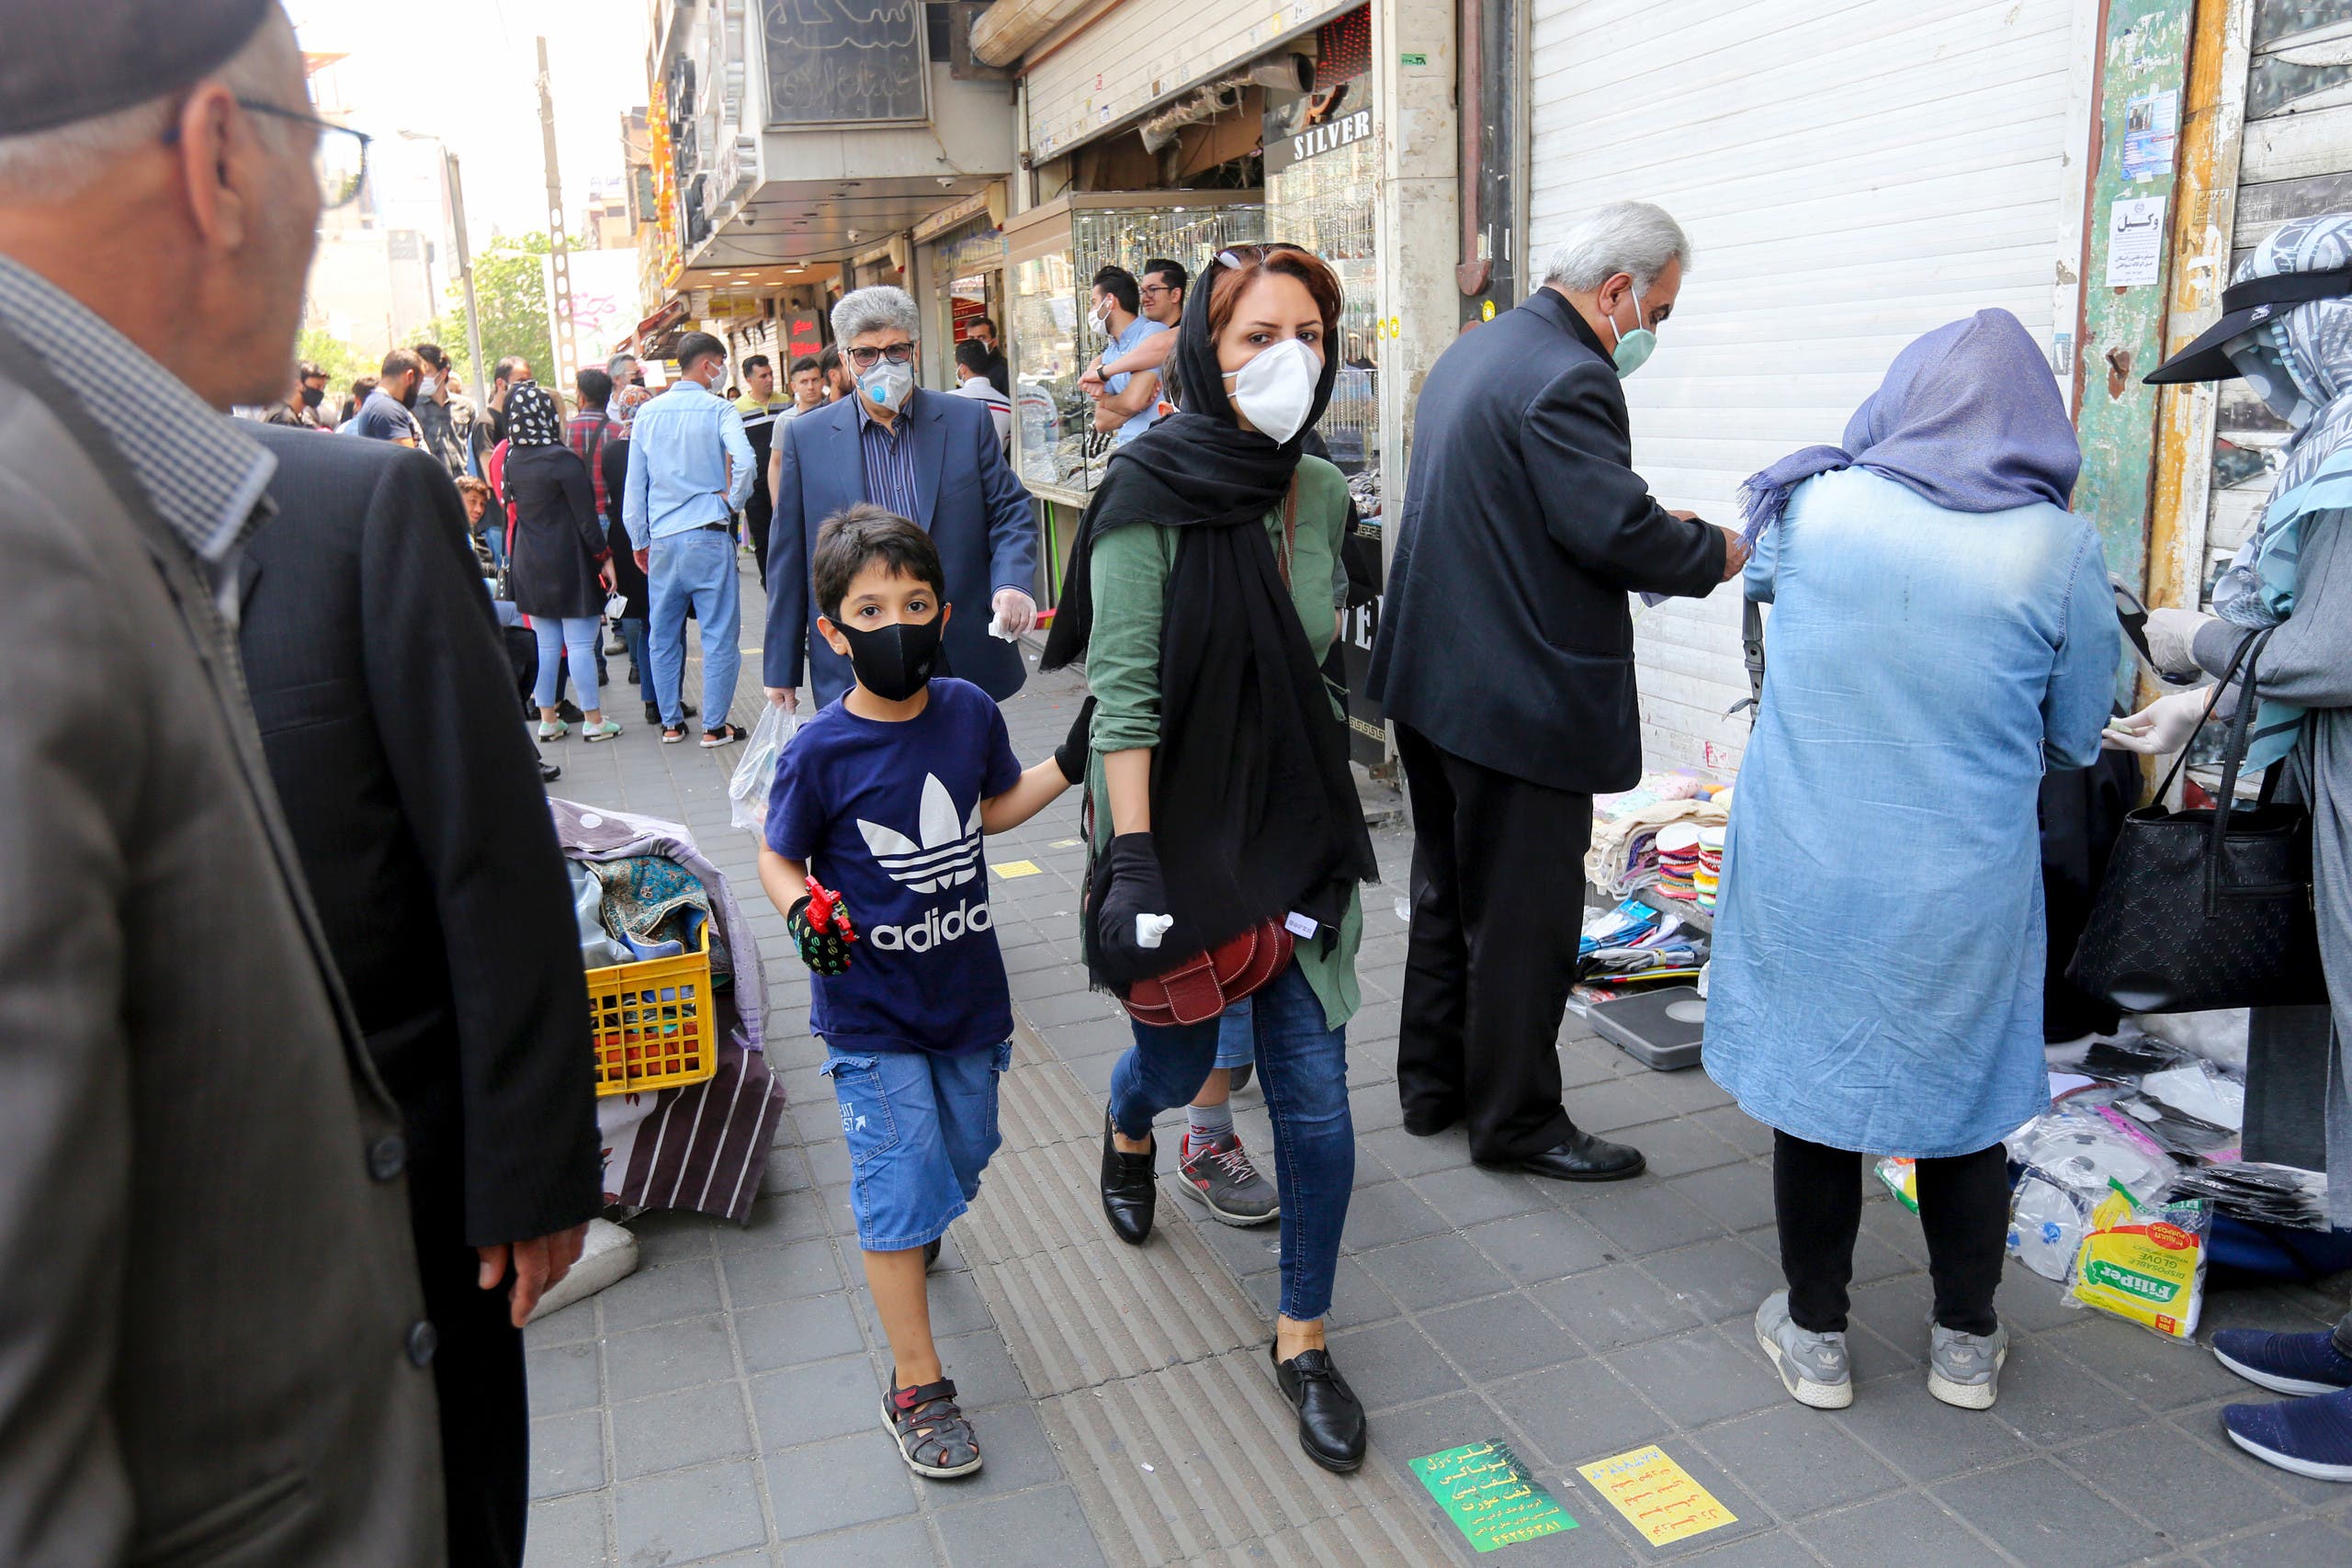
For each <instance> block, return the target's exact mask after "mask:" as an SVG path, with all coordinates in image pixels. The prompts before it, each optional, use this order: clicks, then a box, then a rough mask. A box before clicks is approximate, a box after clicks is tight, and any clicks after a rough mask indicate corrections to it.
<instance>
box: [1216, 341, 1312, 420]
mask: <svg viewBox="0 0 2352 1568" xmlns="http://www.w3.org/2000/svg"><path fill="white" fill-rule="evenodd" d="M1225 378H1226V379H1227V380H1228V381H1230V382H1232V383H1233V406H1234V407H1236V408H1238V409H1239V410H1240V411H1241V415H1242V417H1243V418H1244V419H1247V420H1248V421H1249V422H1250V423H1251V424H1253V425H1255V426H1256V427H1257V429H1258V433H1259V434H1261V435H1263V436H1265V437H1266V439H1267V440H1269V441H1272V442H1273V443H1274V444H1275V445H1276V446H1281V445H1282V444H1283V442H1285V441H1288V440H1289V439H1290V438H1291V437H1292V436H1294V435H1296V434H1298V433H1299V431H1300V430H1302V429H1303V428H1305V427H1306V416H1307V415H1308V414H1309V413H1311V412H1314V409H1315V388H1316V384H1317V382H1319V381H1320V380H1322V378H1323V356H1322V355H1319V354H1317V353H1316V352H1315V351H1314V350H1313V349H1312V348H1309V347H1308V346H1307V344H1306V339H1305V338H1295V337H1292V338H1284V339H1283V341H1282V342H1280V343H1278V344H1274V345H1273V346H1272V347H1271V348H1267V349H1261V351H1260V352H1259V355H1258V357H1257V358H1255V359H1252V360H1251V361H1250V363H1249V364H1247V365H1245V366H1243V367H1241V368H1240V369H1238V370H1228V371H1227V372H1226V373H1225Z"/></svg>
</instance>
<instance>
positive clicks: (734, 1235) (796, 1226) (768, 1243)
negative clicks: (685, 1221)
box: [710, 1189, 825, 1257]
mask: <svg viewBox="0 0 2352 1568" xmlns="http://www.w3.org/2000/svg"><path fill="white" fill-rule="evenodd" d="M824 1234H825V1218H824V1214H823V1213H822V1212H821V1211H820V1210H819V1209H818V1207H817V1201H816V1195H815V1194H814V1193H813V1192H810V1191H808V1190H805V1189H804V1190H799V1191H795V1192H790V1193H786V1194H782V1195H779V1196H777V1197H774V1198H761V1199H757V1200H755V1201H753V1202H752V1218H751V1222H750V1223H749V1224H741V1225H730V1224H713V1225H712V1226H711V1238H710V1241H711V1246H712V1247H714V1248H716V1249H717V1250H718V1253H719V1255H720V1256H721V1257H724V1256H726V1255H727V1254H728V1253H730V1252H756V1251H758V1250H759V1249H760V1248H761V1247H782V1246H784V1245H786V1243H788V1242H795V1241H807V1240H808V1239H809V1237H810V1236H818V1235H824Z"/></svg>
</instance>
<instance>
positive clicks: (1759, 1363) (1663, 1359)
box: [1606, 1328, 1788, 1427]
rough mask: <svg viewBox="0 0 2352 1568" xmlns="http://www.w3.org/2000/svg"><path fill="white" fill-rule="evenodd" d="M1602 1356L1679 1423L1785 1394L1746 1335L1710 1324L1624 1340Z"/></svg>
mask: <svg viewBox="0 0 2352 1568" xmlns="http://www.w3.org/2000/svg"><path fill="white" fill-rule="evenodd" d="M1606 1359H1607V1360H1608V1362H1609V1364H1610V1365H1611V1367H1613V1368H1615V1369H1616V1371H1617V1375H1618V1376H1620V1377H1622V1378H1623V1379H1624V1380H1625V1381H1626V1382H1629V1383H1631V1384H1633V1385H1634V1387H1635V1388H1638V1389H1640V1390H1641V1391H1642V1393H1643V1395H1644V1396H1645V1398H1647V1399H1648V1400H1649V1402H1650V1403H1651V1404H1655V1405H1657V1407H1658V1408H1659V1409H1660V1410H1663V1411H1665V1412H1666V1414H1667V1415H1668V1416H1670V1417H1671V1418H1672V1419H1673V1420H1674V1421H1675V1423H1676V1424H1677V1425H1679V1426H1683V1427H1701V1426H1704V1425H1706V1424H1707V1423H1708V1422H1710V1421H1720V1420H1722V1419H1724V1417H1725V1416H1739V1415H1744V1414H1746V1413H1747V1412H1748V1411H1750V1410H1761V1409H1763V1408H1765V1407H1766V1406H1768V1405H1771V1404H1779V1403H1780V1402H1781V1400H1784V1399H1786V1398H1787V1397H1788V1394H1787V1393H1785V1392H1784V1391H1783V1390H1782V1389H1781V1380H1780V1379H1779V1378H1777V1377H1775V1376H1773V1375H1772V1371H1771V1370H1770V1368H1769V1367H1767V1366H1766V1365H1765V1362H1764V1357H1763V1355H1762V1353H1761V1352H1760V1351H1758V1349H1757V1348H1756V1347H1755V1345H1754V1343H1753V1342H1752V1341H1749V1340H1742V1341H1736V1340H1734V1339H1733V1338H1732V1337H1730V1335H1729V1334H1728V1333H1724V1332H1719V1331H1717V1330H1716V1329H1713V1328H1694V1329H1691V1330H1690V1331H1689V1332H1687V1333H1683V1334H1675V1335H1669V1336H1668V1337H1666V1338H1664V1339H1652V1340H1648V1341H1645V1343H1643V1344H1639V1345H1633V1346H1628V1347H1627V1348H1624V1349H1622V1350H1613V1351H1611V1352H1610V1353H1609V1355H1608V1356H1607V1358H1606Z"/></svg>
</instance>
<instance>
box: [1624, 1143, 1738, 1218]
mask: <svg viewBox="0 0 2352 1568" xmlns="http://www.w3.org/2000/svg"><path fill="white" fill-rule="evenodd" d="M1622 1141H1625V1142H1630V1143H1632V1144H1633V1145H1634V1147H1636V1148H1638V1149H1640V1150H1641V1151H1642V1156H1643V1157H1644V1158H1645V1159H1646V1160H1647V1161H1648V1162H1649V1173H1650V1174H1651V1175H1652V1176H1655V1177H1657V1178H1659V1179H1671V1178H1674V1177H1678V1176H1688V1175H1690V1174H1691V1173H1692V1172H1693V1171H1701V1170H1713V1169H1716V1168H1719V1167H1723V1166H1740V1165H1743V1164H1744V1163H1745V1162H1746V1161H1747V1154H1746V1153H1745V1152H1744V1151H1742V1150H1740V1149H1737V1148H1735V1147H1733V1146H1732V1145H1729V1144H1727V1143H1725V1142H1724V1140H1723V1139H1721V1138H1718V1137H1716V1136H1715V1135H1714V1134H1713V1133H1710V1132H1708V1131H1707V1130H1706V1129H1705V1128H1704V1127H1702V1126H1700V1125H1699V1124H1698V1123H1697V1122H1691V1121H1687V1120H1675V1121H1667V1122H1652V1123H1650V1124H1649V1125H1648V1126H1646V1127H1643V1128H1641V1129H1640V1130H1639V1131H1638V1132H1634V1133H1629V1134H1626V1136H1625V1139H1624V1140H1622ZM1768 1190H1769V1187H1768ZM1766 1217H1767V1218H1770V1215H1769V1214H1768V1215H1767V1216H1766Z"/></svg>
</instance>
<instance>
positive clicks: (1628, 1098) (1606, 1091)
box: [1566, 1077, 1673, 1146]
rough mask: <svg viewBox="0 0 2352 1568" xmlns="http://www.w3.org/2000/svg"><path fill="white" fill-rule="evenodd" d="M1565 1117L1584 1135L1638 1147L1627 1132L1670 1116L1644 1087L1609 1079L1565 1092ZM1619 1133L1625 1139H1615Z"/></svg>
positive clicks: (1630, 1080) (1639, 1141) (1635, 1139)
mask: <svg viewBox="0 0 2352 1568" xmlns="http://www.w3.org/2000/svg"><path fill="white" fill-rule="evenodd" d="M1566 1105H1567V1108H1568V1114H1569V1115H1570V1116H1571V1117H1573V1118H1574V1119H1575V1121H1576V1124H1577V1126H1579V1127H1581V1128H1583V1129H1584V1130H1585V1131H1586V1132H1588V1133H1599V1134H1601V1135H1603V1136H1604V1137H1611V1138H1616V1140H1617V1141H1618V1142H1619V1143H1630V1144H1633V1145H1636V1146H1638V1145H1640V1143H1641V1139H1640V1137H1639V1136H1638V1135H1634V1134H1631V1133H1629V1132H1628V1130H1629V1129H1631V1128H1634V1127H1641V1126H1645V1125H1647V1124H1648V1123H1650V1122H1663V1121H1665V1120H1666V1119H1667V1117H1668V1116H1669V1115H1671V1114H1673V1112H1671V1111H1668V1109H1667V1106H1666V1102H1665V1101H1663V1100H1659V1099H1658V1098H1657V1095H1655V1094H1653V1093H1651V1092H1650V1088H1649V1086H1648V1085H1647V1084H1645V1083H1639V1082H1636V1081H1634V1079H1631V1078H1617V1077H1612V1078H1611V1079H1609V1080H1608V1081H1607V1082H1605V1083H1594V1084H1588V1085H1586V1086H1585V1087H1584V1088H1582V1089H1572V1090H1570V1091H1568V1093H1567V1095H1566ZM1621 1133H1624V1134H1627V1135H1626V1136H1623V1137H1618V1134H1621Z"/></svg>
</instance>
